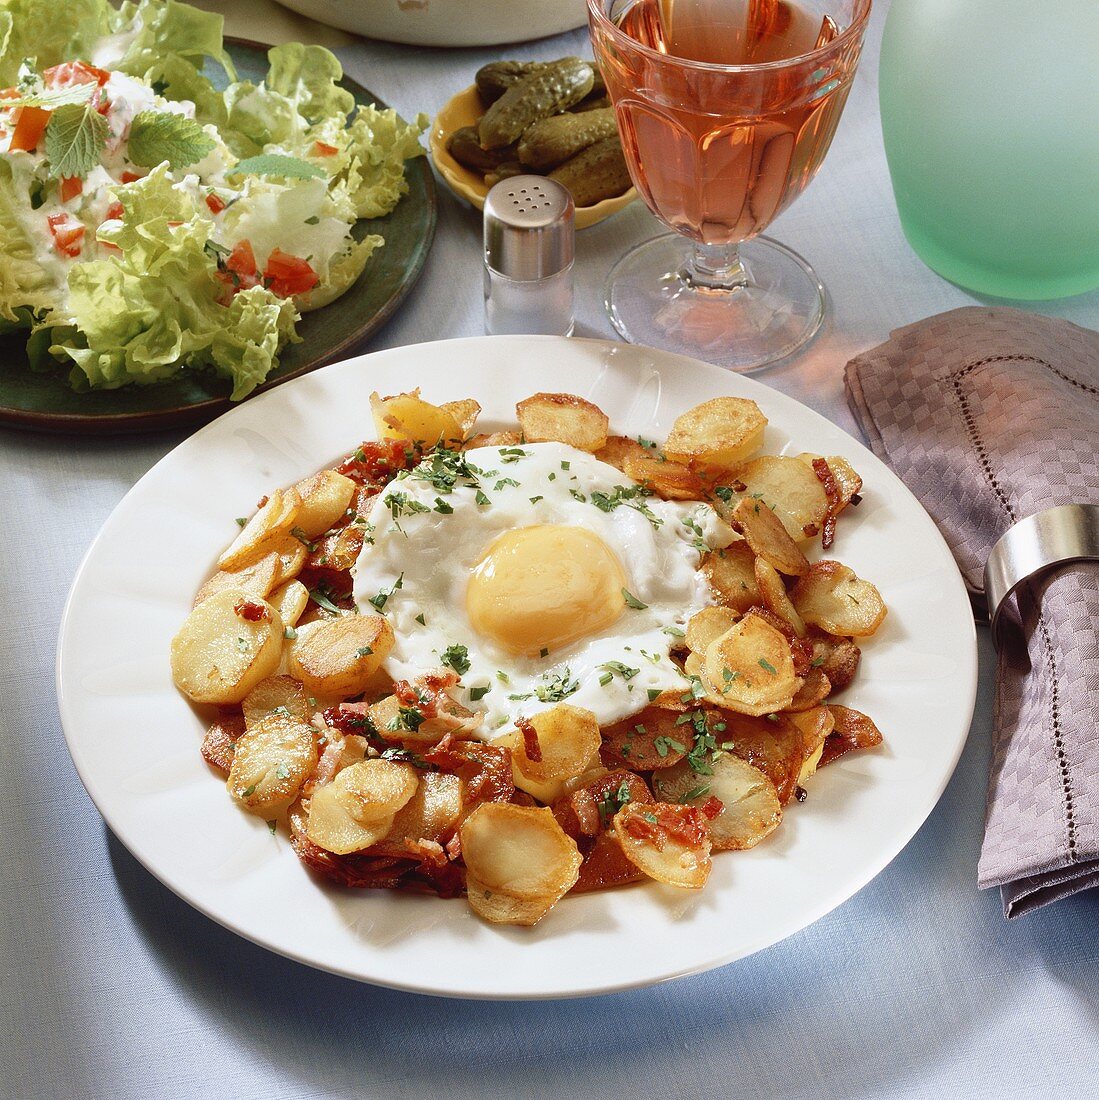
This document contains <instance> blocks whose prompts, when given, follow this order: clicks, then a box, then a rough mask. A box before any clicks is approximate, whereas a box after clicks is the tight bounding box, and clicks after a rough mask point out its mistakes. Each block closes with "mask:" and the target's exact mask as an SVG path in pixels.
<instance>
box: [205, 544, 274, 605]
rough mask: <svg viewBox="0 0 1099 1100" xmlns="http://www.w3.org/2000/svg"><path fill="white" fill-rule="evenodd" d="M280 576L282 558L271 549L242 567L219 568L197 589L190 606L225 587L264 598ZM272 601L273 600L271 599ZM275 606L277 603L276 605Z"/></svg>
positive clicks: (223, 589)
mask: <svg viewBox="0 0 1099 1100" xmlns="http://www.w3.org/2000/svg"><path fill="white" fill-rule="evenodd" d="M281 577H282V560H281V559H280V557H279V555H278V554H276V553H275V552H274V551H272V552H271V553H269V554H264V555H263V557H262V558H260V559H259V561H255V562H253V563H252V564H251V565H246V566H245V567H244V568H243V569H237V570H235V571H233V572H230V571H228V570H225V569H219V570H218V572H216V573H215V574H214V575H213V576H212V577H211V578H210V579H209V580H207V581H206V583H205V584H203V586H202V587H201V588H200V589H199V590H198V595H197V596H195V602H194V603H193V604H192V605H191V606H192V607H198V605H199V604H200V603H202V601H203V600H205V599H207V598H208V597H210V596H212V595H213V594H214V593H215V592H224V591H225V590H226V589H227V588H239V589H241V590H243V591H245V592H248V593H249V594H251V595H253V596H259V598H260V599H261V600H262V599H266V598H267V596H268V595H269V594H270V592H271V590H272V589H273V588H274V587H275V586H276V585H277V584H278V583H279V580H280V579H281ZM271 602H272V603H274V602H275V601H274V600H272V601H271ZM276 606H277V605H276Z"/></svg>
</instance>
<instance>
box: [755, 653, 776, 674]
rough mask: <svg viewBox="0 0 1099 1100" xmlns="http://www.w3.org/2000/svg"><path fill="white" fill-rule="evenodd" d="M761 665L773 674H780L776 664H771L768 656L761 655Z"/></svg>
mask: <svg viewBox="0 0 1099 1100" xmlns="http://www.w3.org/2000/svg"><path fill="white" fill-rule="evenodd" d="M759 667H760V668H762V669H764V670H765V671H767V672H769V673H770V674H771V675H772V676H777V675H778V669H777V668H775V666H774V665H773V664H771V662H770V661H768V660H767V658H766V657H760V659H759Z"/></svg>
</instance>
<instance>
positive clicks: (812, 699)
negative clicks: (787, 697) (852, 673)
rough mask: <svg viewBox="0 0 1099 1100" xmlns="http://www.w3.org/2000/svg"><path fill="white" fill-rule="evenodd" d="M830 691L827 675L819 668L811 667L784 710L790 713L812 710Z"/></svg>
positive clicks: (830, 686)
mask: <svg viewBox="0 0 1099 1100" xmlns="http://www.w3.org/2000/svg"><path fill="white" fill-rule="evenodd" d="M831 693H832V685H831V684H830V683H829V682H828V677H827V676H825V675H824V673H823V672H821V670H820V669H819V668H811V669H809V671H808V672H807V673H806V674H805V679H804V680H803V681H802V685H801V687H799V688H798V690H797V693H796V694H795V695H794V698H793V699H792V700H791V701H790V705H789V706H788V707H787V708H786V710H787V711H789V712H790V713H796V712H797V711H804V710H813V709H814V708H815V707H817V706H819V705H820V704H821V703H823V702H824V700H825V699H827V698H828V696H829V695H830V694H831Z"/></svg>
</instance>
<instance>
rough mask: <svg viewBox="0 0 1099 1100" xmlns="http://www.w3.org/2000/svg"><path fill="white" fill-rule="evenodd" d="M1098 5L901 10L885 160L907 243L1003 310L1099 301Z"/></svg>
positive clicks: (980, 2) (993, 4)
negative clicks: (1026, 303) (1023, 304)
mask: <svg viewBox="0 0 1099 1100" xmlns="http://www.w3.org/2000/svg"><path fill="white" fill-rule="evenodd" d="M1097 69H1099V0H1044V2H1037V0H893V4H892V7H891V8H890V11H889V16H888V19H887V20H886V26H885V36H884V40H883V43H882V52H881V78H880V95H881V118H882V134H883V137H884V139H885V152H886V156H887V158H888V161H889V171H890V174H891V175H892V178H893V190H894V193H895V194H896V198H897V207H898V210H899V211H900V217H901V224H902V226H903V227H904V232H905V236H906V237H907V238H908V240H909V243H910V244H911V245H912V247H913V248H914V249H915V250H916V252H917V253H918V254H919V255H920V257H921V258H922V259H923V260H924V262H925V263H927V264H928V265H929V266H930V267H932V268H933V269H934V270H935V271H937V272H939V274H940V275H944V276H945V277H946V278H948V279H950V280H952V281H953V282H955V283H959V284H960V285H962V286H964V287H967V288H968V289H970V290H974V291H977V292H979V293H983V294H989V295H994V296H997V297H1002V298H1016V299H1035V300H1036V299H1044V298H1061V297H1065V296H1068V295H1071V294H1080V293H1083V292H1084V291H1087V290H1092V289H1094V288H1095V287H1099V78H1097V75H1096V71H1097Z"/></svg>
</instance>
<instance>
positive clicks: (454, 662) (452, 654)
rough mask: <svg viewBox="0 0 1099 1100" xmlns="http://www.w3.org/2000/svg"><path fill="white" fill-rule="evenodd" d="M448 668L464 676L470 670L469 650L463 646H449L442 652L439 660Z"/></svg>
mask: <svg viewBox="0 0 1099 1100" xmlns="http://www.w3.org/2000/svg"><path fill="white" fill-rule="evenodd" d="M439 659H440V660H441V661H442V662H443V664H444V665H446V666H447V667H448V668H452V669H454V671H455V672H456V673H458V675H459V676H464V675H465V674H466V673H467V672H469V669H470V663H469V650H468V649H467V648H466V647H465V646H464V645H450V646H447V647H446V649H444V650H443V652H442V654H441V655H440V658H439Z"/></svg>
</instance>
